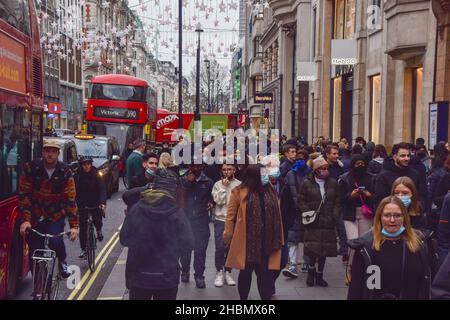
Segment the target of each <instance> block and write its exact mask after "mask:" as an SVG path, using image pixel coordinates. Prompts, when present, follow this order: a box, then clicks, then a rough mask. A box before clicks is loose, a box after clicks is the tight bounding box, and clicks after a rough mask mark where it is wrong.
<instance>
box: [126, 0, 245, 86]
mask: <svg viewBox="0 0 450 320" xmlns="http://www.w3.org/2000/svg"><path fill="white" fill-rule="evenodd" d="M184 4H185V6H186V7H183V25H185V26H186V27H187V28H188V30H183V75H184V76H185V77H188V76H189V73H190V72H191V70H192V69H193V68H195V63H196V57H195V56H196V49H197V39H198V35H197V33H195V29H196V27H197V26H198V23H200V24H201V28H202V29H204V32H203V33H202V35H201V46H202V55H201V60H202V61H203V60H204V59H205V58H207V57H208V59H214V58H216V59H217V61H218V62H219V63H220V64H222V65H224V66H226V67H227V68H228V69H230V64H231V56H232V52H230V47H231V46H233V45H235V44H238V39H239V0H189V1H187V0H184ZM197 4H198V6H200V8H197ZM129 7H130V8H132V9H133V10H135V11H136V13H137V14H138V15H139V16H140V17H141V19H142V21H143V23H144V24H145V27H144V28H145V31H146V34H147V39H148V43H149V44H150V50H151V52H152V53H153V54H154V55H155V56H158V58H159V60H169V61H172V62H173V63H174V65H175V66H178V30H177V28H178V0H130V1H129ZM233 30H234V31H233ZM214 55H215V57H214Z"/></svg>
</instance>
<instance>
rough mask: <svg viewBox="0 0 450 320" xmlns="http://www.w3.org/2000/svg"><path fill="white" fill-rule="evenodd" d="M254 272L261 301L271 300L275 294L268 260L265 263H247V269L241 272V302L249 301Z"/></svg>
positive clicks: (239, 288)
mask: <svg viewBox="0 0 450 320" xmlns="http://www.w3.org/2000/svg"><path fill="white" fill-rule="evenodd" d="M253 271H255V273H256V281H257V284H258V292H259V295H260V297H261V300H270V299H271V298H272V293H273V287H274V284H273V276H272V272H271V271H270V270H269V269H268V259H264V262H263V263H259V264H256V263H247V265H246V268H245V269H244V270H241V271H240V272H239V277H238V291H239V297H240V298H241V300H248V294H249V292H250V287H251V285H252V275H253Z"/></svg>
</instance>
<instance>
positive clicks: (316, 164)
mask: <svg viewBox="0 0 450 320" xmlns="http://www.w3.org/2000/svg"><path fill="white" fill-rule="evenodd" d="M325 165H328V162H327V160H325V159H324V158H323V157H319V158H317V159H315V160H314V161H313V171H316V170H317V169H319V168H321V167H323V166H325Z"/></svg>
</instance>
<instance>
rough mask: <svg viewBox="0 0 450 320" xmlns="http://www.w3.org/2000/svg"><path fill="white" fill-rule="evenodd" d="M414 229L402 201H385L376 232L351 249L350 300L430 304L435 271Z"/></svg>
mask: <svg viewBox="0 0 450 320" xmlns="http://www.w3.org/2000/svg"><path fill="white" fill-rule="evenodd" d="M422 238H423V236H422V234H421V233H420V231H417V230H415V229H413V228H412V226H411V221H410V217H409V215H408V212H407V211H406V208H405V206H404V205H403V203H402V201H401V200H400V199H399V198H398V197H396V196H389V197H387V198H384V199H383V200H382V201H381V202H380V204H379V206H378V209H377V211H376V214H375V218H374V226H373V229H372V230H371V231H370V232H368V233H366V234H365V235H363V236H362V237H360V238H359V239H356V240H350V241H349V245H350V247H351V248H352V249H354V250H356V254H355V257H354V260H353V264H352V281H351V282H350V287H349V291H348V299H349V300H427V299H429V298H430V285H431V270H430V264H429V259H428V247H427V245H426V244H425V243H424V241H423V240H422Z"/></svg>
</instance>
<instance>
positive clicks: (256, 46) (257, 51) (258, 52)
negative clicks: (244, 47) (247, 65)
mask: <svg viewBox="0 0 450 320" xmlns="http://www.w3.org/2000/svg"><path fill="white" fill-rule="evenodd" d="M260 41H261V37H260V36H258V37H255V39H254V40H253V57H254V58H262V57H263V51H262V47H261V43H260Z"/></svg>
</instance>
